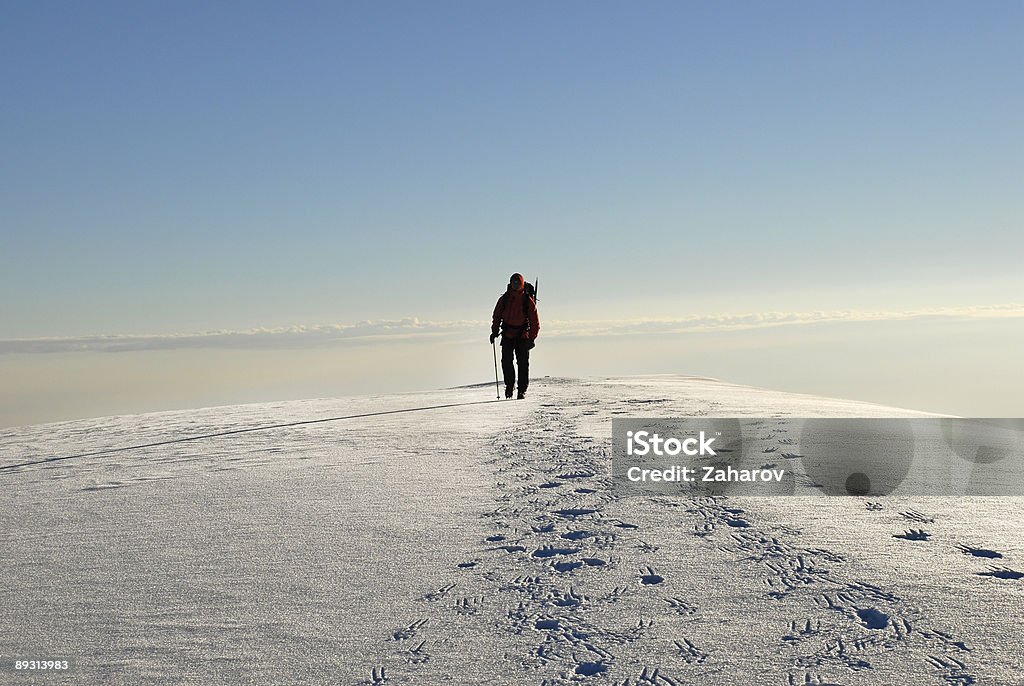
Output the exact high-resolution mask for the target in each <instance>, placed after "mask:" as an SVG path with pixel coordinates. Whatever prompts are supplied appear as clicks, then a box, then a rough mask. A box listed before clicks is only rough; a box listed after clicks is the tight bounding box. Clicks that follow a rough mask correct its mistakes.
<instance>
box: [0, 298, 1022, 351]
mask: <svg viewBox="0 0 1024 686" xmlns="http://www.w3.org/2000/svg"><path fill="white" fill-rule="evenodd" d="M1008 317H1024V304H1020V303H1010V304H1004V305H982V306H975V307H959V308H933V309H921V310H897V311H858V310H835V311H812V312H754V313H745V314H721V315H715V316H690V317H679V318H670V319H643V318H640V319H634V320H605V321H596V320H590V321H584V320H548V321H542V334H543V335H544V336H548V337H565V336H626V335H649V334H685V333H698V332H708V331H738V330H745V329H756V328H766V327H778V326H792V325H797V324H805V325H807V324H816V323H824V322H881V321H902V320H909V319H916V318H946V319H964V318H971V319H975V318H982V319H997V318H1008ZM488 329H489V322H487V321H485V320H477V321H473V320H453V321H422V320H420V319H417V318H415V317H412V318H406V319H398V320H381V321H361V322H355V323H353V324H326V325H315V326H302V325H300V326H291V327H283V328H259V329H250V330H247V331H207V332H202V333H181V334H161V335H129V334H124V335H109V336H80V337H62V338H25V339H8V340H0V354H45V353H69V352H125V351H139V350H181V349H196V348H228V349H295V348H308V347H318V346H328V345H352V344H360V343H362V344H371V343H372V344H382V343H388V342H399V341H406V340H414V339H422V338H426V337H433V338H452V337H458V338H466V337H470V336H473V335H481V332H482V335H486V332H487V331H488Z"/></svg>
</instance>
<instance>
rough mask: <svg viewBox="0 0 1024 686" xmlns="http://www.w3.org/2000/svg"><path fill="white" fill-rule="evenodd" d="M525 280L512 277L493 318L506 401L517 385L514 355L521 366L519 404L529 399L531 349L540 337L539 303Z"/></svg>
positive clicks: (518, 276)
mask: <svg viewBox="0 0 1024 686" xmlns="http://www.w3.org/2000/svg"><path fill="white" fill-rule="evenodd" d="M525 286H526V280H525V279H524V278H523V275H522V274H513V275H512V278H510V279H509V280H508V290H506V291H505V292H504V293H503V294H502V296H501V297H500V298H498V303H497V304H496V305H495V306H494V314H492V315H491V343H494V339H496V338H497V337H498V335H499V334H498V332H499V330H500V331H501V334H500V335H501V371H502V372H504V374H505V397H506V398H511V397H512V387H513V386H514V385H515V383H516V368H515V366H513V364H512V355H513V354H515V356H516V363H517V364H518V365H519V394H518V395H517V396H516V397H517V398H518V399H519V400H522V399H523V398H525V397H526V387H527V386H529V385H530V349H531V348H533V346H534V345H536V343H534V341H535V340H536V338H537V334H539V333H540V319H538V317H537V302H536V301H535V300H534V299H533V298H532V297H531V296H530V295H529V294H528V293H527V292H526V289H525Z"/></svg>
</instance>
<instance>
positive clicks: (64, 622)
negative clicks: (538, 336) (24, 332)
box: [0, 376, 1024, 686]
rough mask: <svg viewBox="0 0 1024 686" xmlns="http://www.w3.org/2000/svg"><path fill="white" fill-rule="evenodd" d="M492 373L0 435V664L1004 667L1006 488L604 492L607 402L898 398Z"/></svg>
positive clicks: (1016, 561) (833, 412) (1012, 645)
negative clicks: (992, 492) (986, 493)
mask: <svg viewBox="0 0 1024 686" xmlns="http://www.w3.org/2000/svg"><path fill="white" fill-rule="evenodd" d="M493 395H494V390H493V386H491V385H481V386H477V387H468V388H457V389H449V390H444V391H440V392H435V393H410V394H399V395H388V396H373V397H360V398H346V399H330V400H310V401H302V402H286V403H275V404H262V405H245V406H235V407H222V408H208V409H198V410H191V411H184V412H164V413H156V414H147V415H137V416H121V417H109V418H103V419H94V420H84V421H74V422H62V423H58V424H49V425H42V426H31V427H23V428H17V429H12V430H6V431H3V432H0V481H2V483H3V494H4V499H3V504H2V506H0V541H2V544H0V559H2V567H0V570H2V579H3V583H2V585H0V627H2V628H0V661H2V662H3V663H4V664H3V665H2V669H0V683H12V684H14V683H17V684H22V683H32V684H35V683H38V684H58V683H74V684H306V683H308V684H374V685H383V684H405V683H409V684H538V685H540V684H543V685H547V686H554V685H556V684H618V685H620V686H625V685H627V684H628V685H630V686H672V685H676V686H682V685H683V684H714V685H724V684H779V685H782V686H792V685H795V684H800V685H807V684H822V685H823V684H843V685H845V686H854V685H857V684H908V685H914V684H937V685H940V684H941V685H946V686H948V685H950V684H958V685H966V684H993V685H1000V686H1011V685H1015V686H1019V685H1020V684H1024V656H1022V650H1021V649H1022V639H1021V636H1022V634H1024V579H1021V578H1019V572H1021V571H1024V533H1022V531H1021V528H1020V522H1021V514H1022V505H1024V499H1022V498H1009V497H1003V498H995V497H987V498H980V497H974V498H967V497H960V498H952V497H946V498H943V497H924V496H921V497H900V498H896V497H889V498H855V497H846V498H827V497H776V498H768V497H761V498H758V497H747V498H736V497H719V498H710V497H703V498H701V497H692V496H691V497H683V496H673V497H667V496H660V497H646V496H644V497H630V498H617V497H615V496H614V495H613V494H612V493H611V492H610V488H609V476H608V474H609V464H610V432H611V420H612V418H613V417H684V416H698V415H707V416H719V417H764V418H770V419H773V420H784V419H785V418H787V417H860V416H877V417H893V416H901V417H913V416H927V415H925V414H924V413H915V412H911V411H907V410H897V409H894V408H886V407H881V406H877V405H870V404H866V403H858V402H851V401H845V400H835V399H827V398H819V397H814V396H806V395H795V394H786V393H779V392H774V391H770V390H763V389H756V388H749V387H743V386H736V385H733V384H728V383H723V382H719V381H715V380H713V379H703V378H696V377H677V376H671V377H668V376H666V377H633V378H612V379H588V380H572V379H541V380H537V381H535V382H534V384H533V386H532V387H531V389H530V397H529V398H528V399H527V400H525V401H508V402H506V401H498V402H488V401H490V399H491V398H493ZM464 403H471V404H464ZM438 405H457V406H454V407H442V408H435V409H423V410H417V411H412V412H399V413H392V414H378V413H384V412H392V411H395V410H403V409H410V408H427V407H433V406H438ZM362 414H370V415H371V416H363V417H353V418H350V419H337V420H332V421H323V422H320V423H311V422H315V421H316V420H321V419H325V420H330V419H332V418H338V417H351V416H352V415H362ZM271 425H276V428H269V429H264V430H259V431H245V429H248V428H251V427H261V426H271ZM230 432H237V433H230ZM213 434H222V435H216V436H214V435H213ZM200 436H209V437H206V438H198V439H196V440H192V439H195V438H196V437H200ZM183 439H187V440H183ZM167 441H171V442H167ZM164 442H167V443H164ZM152 443H163V444H162V445H156V446H152V447H146V448H136V449H128V450H112V449H117V448H120V447H125V446H138V445H144V444H152ZM90 453H93V454H90ZM57 457H60V458H65V457H66V458H68V459H59V460H53V461H47V462H42V463H40V464H33V465H28V466H23V467H14V468H12V467H11V466H12V465H15V464H21V463H25V462H34V461H40V460H50V459H51V458H57ZM15 658H20V659H70V660H71V661H72V668H71V669H70V670H69V672H68V673H66V674H62V675H61V674H28V673H25V672H16V671H14V670H13V669H12V668H11V665H10V662H11V661H12V660H14V659H15Z"/></svg>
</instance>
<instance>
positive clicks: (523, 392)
mask: <svg viewBox="0 0 1024 686" xmlns="http://www.w3.org/2000/svg"><path fill="white" fill-rule="evenodd" d="M525 397H526V391H519V394H518V395H516V400H522V399H523V398H525Z"/></svg>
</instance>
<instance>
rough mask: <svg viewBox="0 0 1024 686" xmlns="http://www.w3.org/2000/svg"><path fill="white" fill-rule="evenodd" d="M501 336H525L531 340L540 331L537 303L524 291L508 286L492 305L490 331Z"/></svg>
mask: <svg viewBox="0 0 1024 686" xmlns="http://www.w3.org/2000/svg"><path fill="white" fill-rule="evenodd" d="M499 330H500V331H501V335H502V338H505V339H511V338H519V337H522V338H525V339H526V340H530V341H532V340H533V339H534V338H536V337H537V335H538V334H539V333H540V318H539V317H538V316H537V303H536V302H535V301H534V299H533V298H531V297H530V296H528V295H527V294H526V292H525V291H522V290H518V291H516V290H513V289H512V287H511V286H510V287H509V289H508V290H507V291H505V292H504V293H503V294H502V296H501V297H500V298H498V302H497V303H496V304H495V305H494V313H493V314H492V315H491V333H493V334H495V335H497V333H498V331H499Z"/></svg>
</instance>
